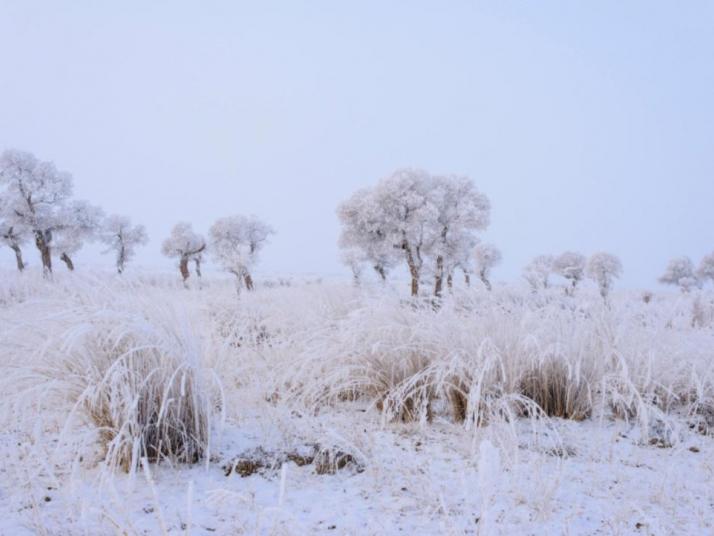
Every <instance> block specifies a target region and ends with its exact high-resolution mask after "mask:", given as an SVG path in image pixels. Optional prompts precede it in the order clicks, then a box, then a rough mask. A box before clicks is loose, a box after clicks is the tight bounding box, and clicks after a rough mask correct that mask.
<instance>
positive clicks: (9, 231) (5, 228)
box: [0, 222, 26, 272]
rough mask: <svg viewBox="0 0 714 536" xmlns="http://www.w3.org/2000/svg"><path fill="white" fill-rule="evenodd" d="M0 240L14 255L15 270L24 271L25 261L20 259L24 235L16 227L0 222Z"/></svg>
mask: <svg viewBox="0 0 714 536" xmlns="http://www.w3.org/2000/svg"><path fill="white" fill-rule="evenodd" d="M0 240H2V242H3V243H4V244H5V245H6V246H7V247H9V248H10V249H12V251H13V252H14V253H15V262H16V264H17V269H18V270H19V271H20V272H22V271H23V270H24V269H25V261H24V260H23V259H22V247H21V246H22V244H23V243H24V242H25V240H26V237H25V234H24V233H22V232H20V230H19V229H18V228H17V227H14V226H12V225H8V224H6V223H4V222H0Z"/></svg>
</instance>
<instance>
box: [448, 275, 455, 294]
mask: <svg viewBox="0 0 714 536" xmlns="http://www.w3.org/2000/svg"><path fill="white" fill-rule="evenodd" d="M446 286H447V287H448V288H449V291H452V290H454V274H453V273H450V274H449V275H447V276H446Z"/></svg>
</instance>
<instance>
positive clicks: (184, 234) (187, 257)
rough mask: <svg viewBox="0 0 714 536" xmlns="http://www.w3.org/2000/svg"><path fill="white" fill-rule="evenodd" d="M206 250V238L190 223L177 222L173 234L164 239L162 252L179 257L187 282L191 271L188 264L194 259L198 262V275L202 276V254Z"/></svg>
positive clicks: (171, 256) (180, 269)
mask: <svg viewBox="0 0 714 536" xmlns="http://www.w3.org/2000/svg"><path fill="white" fill-rule="evenodd" d="M204 251H206V240H205V238H203V236H201V235H200V234H197V233H195V232H194V231H193V229H192V228H191V224H190V223H186V222H180V223H177V224H176V225H175V226H174V228H173V229H172V230H171V235H170V236H169V237H168V238H167V239H166V240H164V243H163V244H162V246H161V252H162V253H163V254H164V255H166V256H167V257H169V258H178V260H179V272H181V278H182V280H183V282H184V285H185V284H186V281H187V280H188V278H189V277H190V275H191V273H190V272H189V269H188V264H189V262H190V261H193V262H194V263H195V264H196V275H197V276H198V277H201V260H202V254H203V252H204Z"/></svg>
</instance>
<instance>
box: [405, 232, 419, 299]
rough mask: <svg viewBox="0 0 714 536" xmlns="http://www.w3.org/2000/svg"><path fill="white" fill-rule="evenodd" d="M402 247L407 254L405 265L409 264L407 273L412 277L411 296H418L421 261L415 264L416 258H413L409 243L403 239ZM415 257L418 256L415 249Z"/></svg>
mask: <svg viewBox="0 0 714 536" xmlns="http://www.w3.org/2000/svg"><path fill="white" fill-rule="evenodd" d="M402 249H403V250H404V252H405V254H406V256H407V265H408V266H409V275H411V277H412V297H416V296H419V272H420V268H421V263H419V265H417V259H416V258H415V255H414V252H412V248H411V246H410V245H409V243H408V242H407V241H406V239H405V240H404V242H403V243H402ZM416 253H417V255H416V257H419V251H418V250H417V252H416Z"/></svg>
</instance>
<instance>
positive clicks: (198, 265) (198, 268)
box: [193, 259, 201, 279]
mask: <svg viewBox="0 0 714 536" xmlns="http://www.w3.org/2000/svg"><path fill="white" fill-rule="evenodd" d="M193 263H194V265H195V267H196V276H197V277H198V278H199V279H200V278H201V261H200V260H199V259H193Z"/></svg>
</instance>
